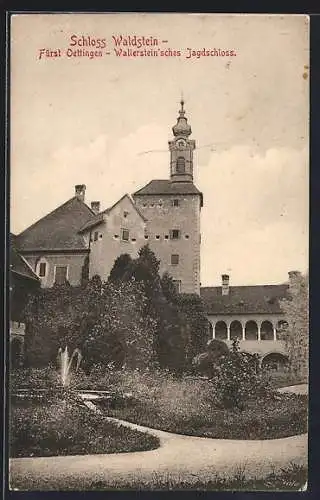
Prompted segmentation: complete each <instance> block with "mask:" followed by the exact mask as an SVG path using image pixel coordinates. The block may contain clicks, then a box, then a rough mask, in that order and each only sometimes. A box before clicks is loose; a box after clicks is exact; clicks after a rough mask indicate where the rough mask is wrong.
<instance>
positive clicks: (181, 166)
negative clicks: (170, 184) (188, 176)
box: [177, 156, 186, 174]
mask: <svg viewBox="0 0 320 500" xmlns="http://www.w3.org/2000/svg"><path fill="white" fill-rule="evenodd" d="M185 171H186V161H185V159H184V157H183V156H179V157H178V159H177V174H184V173H185Z"/></svg>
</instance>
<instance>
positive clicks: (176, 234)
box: [170, 229, 180, 240]
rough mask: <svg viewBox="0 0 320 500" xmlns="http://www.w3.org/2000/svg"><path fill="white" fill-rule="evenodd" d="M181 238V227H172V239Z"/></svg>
mask: <svg viewBox="0 0 320 500" xmlns="http://www.w3.org/2000/svg"><path fill="white" fill-rule="evenodd" d="M179 238H180V230H179V229H171V231H170V239H171V240H178V239H179Z"/></svg>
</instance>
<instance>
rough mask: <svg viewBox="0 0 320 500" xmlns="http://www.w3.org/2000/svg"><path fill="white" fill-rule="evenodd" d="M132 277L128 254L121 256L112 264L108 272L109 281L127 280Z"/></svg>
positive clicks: (130, 259) (130, 260)
mask: <svg viewBox="0 0 320 500" xmlns="http://www.w3.org/2000/svg"><path fill="white" fill-rule="evenodd" d="M131 275H132V258H131V257H130V255H129V254H127V253H123V254H121V255H120V256H119V257H118V258H117V259H116V260H115V261H114V264H113V267H112V269H111V271H110V275H109V278H108V280H109V281H119V280H125V279H129V278H130V277H131Z"/></svg>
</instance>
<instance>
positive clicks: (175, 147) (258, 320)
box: [15, 100, 292, 364]
mask: <svg viewBox="0 0 320 500" xmlns="http://www.w3.org/2000/svg"><path fill="white" fill-rule="evenodd" d="M180 105H181V107H180V110H179V116H178V118H177V123H176V124H175V125H174V126H173V127H172V132H173V137H172V139H171V140H170V141H169V153H170V168H169V174H170V175H169V178H168V179H155V180H151V181H150V182H149V183H148V184H146V185H145V186H144V187H142V188H141V189H139V190H137V191H136V192H135V193H133V194H132V197H131V196H130V195H129V194H125V195H124V196H123V197H122V198H121V199H120V200H118V201H117V202H116V203H114V205H112V206H111V207H109V208H107V209H105V210H102V211H100V202H98V201H93V202H91V208H90V207H89V206H88V205H87V204H86V201H85V195H86V186H85V185H84V184H78V185H76V186H75V193H74V196H73V197H72V198H71V199H70V200H68V201H66V202H65V203H63V204H62V205H61V206H59V207H58V208H56V209H55V210H53V211H52V212H51V213H49V214H48V215H46V216H45V217H43V218H41V219H40V220H38V221H37V222H35V223H34V224H32V225H31V226H30V227H29V228H27V229H25V230H24V231H23V232H22V233H20V234H19V235H17V237H16V238H15V248H16V249H17V251H18V252H19V255H20V257H21V258H22V259H23V261H24V262H25V264H27V266H28V268H29V272H30V270H31V272H32V273H33V274H34V275H35V276H38V278H39V280H40V283H41V287H44V288H47V287H52V286H53V285H54V284H55V283H57V284H61V283H63V282H65V281H68V282H69V283H70V284H71V285H72V286H78V285H80V283H81V280H82V278H83V276H84V273H86V272H87V271H89V277H92V276H94V275H96V274H98V275H99V276H100V277H101V278H102V279H103V280H107V279H108V276H109V274H110V271H111V269H112V267H113V264H114V261H115V260H116V258H117V257H119V255H121V254H124V253H127V254H129V255H131V257H132V258H135V257H137V256H138V252H139V249H140V248H141V247H142V246H143V245H145V244H148V245H149V246H150V248H151V250H153V252H154V253H155V255H156V257H157V259H159V260H160V274H163V273H164V272H168V273H169V275H170V276H172V278H173V279H174V282H175V284H176V287H177V290H178V291H179V292H181V293H188V294H198V295H200V296H201V298H202V301H203V305H204V309H205V312H206V314H207V317H208V324H209V336H210V337H211V338H217V339H220V340H223V341H225V342H226V343H228V344H230V343H231V342H232V339H233V338H235V337H238V338H240V339H241V348H242V349H243V350H247V351H248V352H258V353H259V354H260V355H261V356H262V357H263V358H264V359H265V360H270V362H274V363H275V364H279V363H280V362H282V363H283V362H284V361H285V359H286V354H285V347H284V345H283V344H282V342H281V341H280V340H279V338H278V336H279V335H278V334H279V331H280V330H281V325H283V322H284V321H285V318H284V315H283V313H282V310H281V308H280V300H281V299H282V298H284V297H286V295H287V290H288V287H289V285H288V284H281V285H256V286H237V287H234V286H230V285H229V276H228V275H223V276H222V284H221V286H220V287H201V285H200V246H201V233H200V213H201V208H202V206H203V195H202V193H201V192H200V191H199V190H198V188H197V187H196V186H195V184H194V182H193V179H194V175H193V174H194V160H193V152H194V150H195V147H196V144H195V141H194V140H193V139H190V136H191V133H192V131H191V126H190V124H189V123H188V120H187V118H186V113H185V109H184V102H183V100H182V101H181V103H180ZM289 274H290V273H289ZM291 275H292V273H291ZM33 277H34V276H33ZM289 283H290V280H289ZM270 356H271V358H270Z"/></svg>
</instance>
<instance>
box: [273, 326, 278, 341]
mask: <svg viewBox="0 0 320 500" xmlns="http://www.w3.org/2000/svg"><path fill="white" fill-rule="evenodd" d="M272 326H273V340H274V341H276V340H277V327H276V326H275V325H274V323H272Z"/></svg>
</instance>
